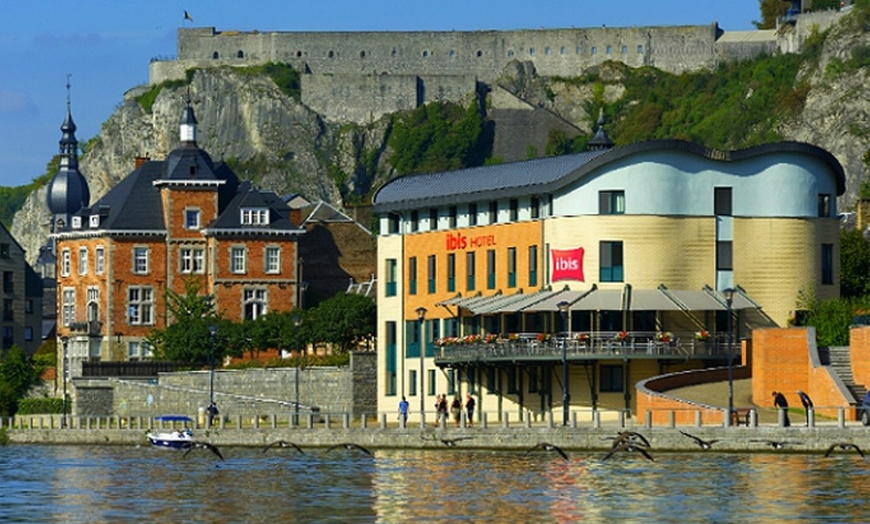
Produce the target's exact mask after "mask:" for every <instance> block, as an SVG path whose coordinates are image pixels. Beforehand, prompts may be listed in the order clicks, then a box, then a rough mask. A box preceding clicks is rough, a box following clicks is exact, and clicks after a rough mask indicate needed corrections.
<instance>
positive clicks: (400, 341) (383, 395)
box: [377, 235, 416, 411]
mask: <svg viewBox="0 0 870 524" xmlns="http://www.w3.org/2000/svg"><path fill="white" fill-rule="evenodd" d="M389 258H395V259H396V261H397V264H396V280H397V281H398V282H401V281H402V267H403V265H402V236H401V235H388V236H380V237H378V265H377V271H378V286H377V289H378V321H377V322H378V326H377V328H378V329H377V351H378V410H379V411H389V410H398V403H399V400H400V399H401V398H402V394H403V393H402V392H403V391H404V392H405V393H404V394H407V388H406V381H407V378H408V377H407V373H406V372H405V366H404V359H403V355H404V350H403V348H404V347H405V329H404V322H403V319H402V303H403V302H402V289H401V287H399V288H398V289H397V292H396V296H394V297H387V296H386V289H387V282H386V275H385V268H386V267H387V259H389ZM388 321H394V322H396V347H397V349H398V352H399V353H398V356H397V358H396V392H397V395H396V396H387V376H386V371H387V348H386V343H387V332H386V325H387V322H388ZM408 400H409V402H412V401H413V399H411V398H410V397H409V399H408ZM414 405H416V404H414V403H413V402H412V407H413V406H414Z"/></svg>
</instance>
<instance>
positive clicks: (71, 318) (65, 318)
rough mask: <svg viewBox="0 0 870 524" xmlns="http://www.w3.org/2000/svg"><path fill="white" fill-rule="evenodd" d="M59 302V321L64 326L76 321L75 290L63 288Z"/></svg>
mask: <svg viewBox="0 0 870 524" xmlns="http://www.w3.org/2000/svg"><path fill="white" fill-rule="evenodd" d="M61 304H62V305H61V322H62V323H63V325H64V326H69V325H70V324H72V323H73V322H75V321H76V290H75V289H74V288H64V290H63V299H62V300H61Z"/></svg>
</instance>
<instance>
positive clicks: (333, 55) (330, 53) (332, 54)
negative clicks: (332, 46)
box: [326, 51, 335, 58]
mask: <svg viewBox="0 0 870 524" xmlns="http://www.w3.org/2000/svg"><path fill="white" fill-rule="evenodd" d="M326 56H328V57H329V58H335V51H330V52H329V53H328V54H327V55H326Z"/></svg>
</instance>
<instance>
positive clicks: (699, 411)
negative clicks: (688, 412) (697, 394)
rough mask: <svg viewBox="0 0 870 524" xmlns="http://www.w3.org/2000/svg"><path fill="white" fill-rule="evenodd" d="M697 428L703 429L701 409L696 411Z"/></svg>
mask: <svg viewBox="0 0 870 524" xmlns="http://www.w3.org/2000/svg"><path fill="white" fill-rule="evenodd" d="M695 427H696V428H700V427H701V410H700V409H699V410H697V411H695Z"/></svg>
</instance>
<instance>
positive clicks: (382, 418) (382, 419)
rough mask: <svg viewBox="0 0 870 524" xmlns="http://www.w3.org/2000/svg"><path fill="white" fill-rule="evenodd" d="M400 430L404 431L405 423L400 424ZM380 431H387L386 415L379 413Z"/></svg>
mask: <svg viewBox="0 0 870 524" xmlns="http://www.w3.org/2000/svg"><path fill="white" fill-rule="evenodd" d="M400 424H401V427H402V429H405V421H404V420H402V421H401V422H400ZM381 429H387V414H386V413H381Z"/></svg>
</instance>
